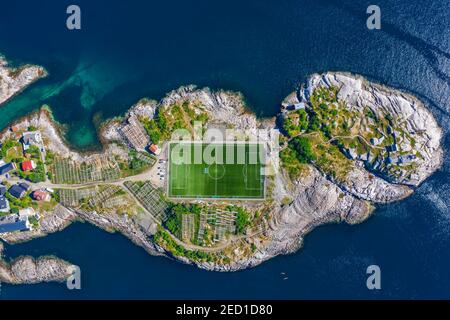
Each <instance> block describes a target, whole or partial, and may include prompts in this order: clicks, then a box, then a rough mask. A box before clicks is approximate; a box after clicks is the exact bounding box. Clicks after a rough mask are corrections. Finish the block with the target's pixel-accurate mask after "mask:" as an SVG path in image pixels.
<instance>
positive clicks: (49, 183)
mask: <svg viewBox="0 0 450 320" xmlns="http://www.w3.org/2000/svg"><path fill="white" fill-rule="evenodd" d="M197 123H202V124H203V126H202V128H203V129H202V130H206V131H207V130H216V131H220V132H225V131H226V130H225V129H233V130H239V132H242V133H243V134H242V136H241V137H240V138H239V139H241V141H243V142H242V143H245V142H248V141H252V138H254V133H255V132H256V131H262V132H265V138H264V139H265V140H263V142H261V144H264V145H265V147H264V152H265V155H266V157H267V158H268V160H269V161H267V162H266V163H264V165H262V164H258V167H256V168H257V172H259V171H261V175H260V174H259V173H258V174H257V178H255V179H256V180H257V181H258V182H261V181H262V184H261V185H262V186H263V189H261V194H260V195H261V197H258V195H256V196H255V195H254V194H252V199H246V198H245V197H243V196H242V194H232V193H230V192H237V191H233V190H237V186H235V187H234V189H233V188H232V191H230V189H227V188H225V189H223V190H222V191H223V195H226V196H219V195H221V194H220V192H218V191H217V190H218V189H217V188H218V184H217V183H215V188H216V189H215V191H216V193H214V194H213V195H212V196H211V195H210V194H208V193H205V194H204V195H203V196H202V195H197V196H196V197H192V195H190V194H189V195H188V196H185V195H187V194H183V193H180V194H176V195H175V194H174V193H173V190H174V189H173V188H177V187H176V186H177V185H178V186H179V183H181V184H183V185H184V186H185V187H186V188H187V186H191V184H192V182H190V181H189V180H182V181H181V182H180V181H177V180H174V178H173V177H174V175H175V172H176V171H174V168H175V169H176V168H177V167H176V166H174V165H173V164H172V163H171V160H170V156H169V153H170V152H171V150H172V149H171V147H170V146H171V145H170V144H169V143H168V142H169V141H171V140H172V141H173V133H174V132H176V130H180V129H182V130H184V131H185V132H188V133H190V134H191V135H192V136H195V133H196V124H197ZM99 130H100V131H99V135H100V138H101V141H102V143H103V150H102V151H101V152H97V153H90V154H84V153H80V152H76V151H74V150H71V149H70V148H69V147H68V146H67V145H66V144H65V142H64V140H63V132H62V130H61V127H60V126H58V124H57V123H56V122H55V121H54V120H53V119H52V115H51V111H50V110H49V108H47V107H43V108H41V109H40V110H38V111H36V112H34V113H33V114H30V115H28V116H26V117H25V118H23V119H19V120H17V121H16V122H15V123H13V124H11V127H10V128H6V129H5V130H4V131H3V132H2V133H1V135H0V140H1V143H2V150H1V152H2V160H1V161H2V166H1V167H0V170H1V171H0V174H1V177H2V184H3V190H4V191H2V197H3V198H4V199H5V203H7V204H8V207H7V210H6V211H3V213H0V219H1V220H0V239H2V240H3V241H5V242H7V243H10V244H14V243H18V242H23V241H29V240H32V239H33V238H36V237H41V236H45V235H46V234H49V233H53V232H57V231H59V230H62V229H63V228H65V227H67V226H68V225H69V224H70V223H71V222H73V221H87V222H89V223H92V224H94V225H96V226H98V227H100V228H103V229H105V230H107V231H111V232H115V231H117V232H120V233H122V234H124V235H125V236H126V237H128V238H129V239H130V240H131V241H133V243H135V244H136V245H139V246H141V247H143V248H144V249H145V250H146V251H147V252H148V253H149V254H152V255H165V256H168V257H171V258H173V259H176V260H178V261H181V262H184V263H189V264H195V265H197V266H198V267H200V268H203V269H207V270H215V271H235V270H239V269H244V268H249V267H253V266H256V265H258V264H260V263H262V262H264V261H266V260H268V259H270V258H273V257H275V256H277V255H280V254H287V253H292V252H294V251H296V250H298V249H299V248H300V247H301V246H302V242H303V239H304V237H305V236H306V234H308V233H309V232H310V231H312V230H313V229H314V228H316V227H318V226H320V225H323V224H328V223H340V222H345V223H349V224H357V223H361V222H362V221H364V220H365V219H367V218H368V217H369V216H370V214H371V213H372V212H373V211H374V208H375V207H376V205H377V204H380V203H389V202H393V201H398V200H401V199H404V198H406V197H408V196H409V195H411V194H412V193H413V192H414V188H415V187H417V186H418V185H419V184H420V183H421V182H423V181H424V180H425V179H426V178H427V177H428V176H430V175H431V174H432V173H433V172H434V171H435V170H437V169H438V168H439V167H440V166H441V165H442V161H443V150H442V148H441V146H440V140H441V136H442V133H441V129H440V128H439V126H438V124H437V122H436V120H435V119H434V118H433V116H432V114H431V113H430V112H429V111H428V110H427V109H426V107H425V106H424V104H423V103H422V102H421V101H419V100H418V99H416V98H415V97H413V96H411V95H409V94H407V93H404V92H400V91H397V90H393V89H389V88H386V87H384V86H381V85H378V84H374V83H371V82H369V81H367V80H366V79H364V78H362V77H360V76H356V75H351V74H346V73H324V74H320V75H319V74H316V75H312V76H311V77H310V78H309V79H308V81H307V82H306V83H304V84H303V85H302V86H301V87H300V88H299V89H298V90H296V91H295V92H293V93H292V94H290V95H289V96H288V97H287V98H286V99H285V100H284V101H283V102H282V104H281V112H280V114H279V115H278V116H277V117H276V118H272V119H258V118H257V117H256V116H255V115H254V114H253V113H252V112H251V111H249V109H248V108H247V107H246V105H245V103H244V99H243V97H242V96H241V95H240V94H238V93H234V92H229V91H212V90H210V89H208V88H203V89H198V88H196V87H195V86H186V87H181V88H179V89H177V90H174V91H172V92H170V93H169V94H167V96H166V97H165V98H163V99H162V100H161V101H153V100H149V99H142V100H140V101H139V102H138V103H137V104H136V105H134V106H133V107H132V108H131V109H130V110H129V112H127V114H126V115H125V116H123V117H118V118H114V119H111V120H108V121H107V122H106V123H104V124H103V125H102V127H101V128H100V129H99ZM275 136H276V137H277V138H278V140H273V139H272V138H274V137H275ZM180 139H181V138H180ZM233 139H234V140H233V141H236V139H237V138H236V137H234V138H233ZM273 141H277V143H276V145H275V144H273ZM278 153H279V161H277V159H275V157H277V158H278V155H277V154H278ZM259 165H260V166H259ZM214 168H215V171H212V169H214ZM227 168H228V167H227ZM246 168H247V167H246ZM248 168H250V167H248ZM177 170H178V169H177ZM180 170H181V169H180ZM191 170H194V169H191ZM201 170H202V171H201V172H200V174H202V173H204V174H205V179H210V178H212V180H211V179H210V180H211V181H213V180H214V181H217V180H219V181H220V179H222V177H223V174H224V173H222V174H221V175H219V174H218V173H217V165H216V166H215V167H209V166H205V167H202V168H201ZM227 170H228V169H227ZM246 170H249V169H246ZM186 172H188V173H189V171H186ZM213 172H214V173H213ZM244 172H245V175H246V176H245V179H244V183H245V186H248V185H249V183H251V181H249V179H250V175H249V171H244ZM206 175H208V176H209V178H208V177H207V176H206ZM212 175H213V176H212ZM178 180H179V179H178ZM208 181H209V180H208ZM177 183H178V184H177ZM193 187H195V185H194V186H193ZM219 189H220V186H219ZM220 190H221V189H220ZM246 190H250V188H246ZM244 191H245V190H244ZM7 219H11V221H7ZM21 222H23V223H22V224H20V223H21ZM2 225H3V226H4V228H3V229H2ZM19 225H20V226H19ZM6 226H7V227H6ZM15 226H16V227H17V228H14V227H15ZM2 230H3V231H2ZM73 263H76V261H73ZM18 270H21V271H18ZM30 270H31V271H30ZM70 270H71V269H70V264H68V263H66V262H64V261H61V260H58V259H56V258H42V259H37V260H36V261H35V260H33V259H31V258H26V257H25V258H19V260H17V261H14V262H12V263H11V264H5V263H3V264H2V265H0V281H5V282H9V283H21V282H24V283H29V282H36V281H39V280H40V281H48V280H53V279H54V280H61V279H62V278H65V277H67V276H68V275H69V274H70V272H69V271H70Z"/></svg>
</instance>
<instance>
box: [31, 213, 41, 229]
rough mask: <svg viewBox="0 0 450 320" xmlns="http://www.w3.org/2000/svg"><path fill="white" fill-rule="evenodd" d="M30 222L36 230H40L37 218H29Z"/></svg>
mask: <svg viewBox="0 0 450 320" xmlns="http://www.w3.org/2000/svg"><path fill="white" fill-rule="evenodd" d="M28 221H29V222H30V223H31V225H32V226H33V228H34V229H38V228H39V220H38V219H37V218H36V217H35V216H31V217H29V218H28Z"/></svg>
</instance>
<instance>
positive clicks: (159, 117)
mask: <svg viewBox="0 0 450 320" xmlns="http://www.w3.org/2000/svg"><path fill="white" fill-rule="evenodd" d="M202 109H203V108H202V107H201V106H200V105H198V104H193V103H189V102H187V101H186V102H184V103H183V104H181V105H179V104H174V105H172V106H169V107H167V108H166V109H164V110H162V109H160V110H158V113H157V114H156V116H155V117H154V118H153V119H148V118H143V117H141V118H140V119H139V121H140V122H141V123H142V124H143V126H144V128H145V130H146V131H147V133H148V135H149V136H150V140H151V141H152V142H153V143H156V144H158V143H159V142H161V141H163V140H168V139H169V138H170V134H171V133H172V132H173V131H174V130H176V129H187V130H189V131H190V132H191V133H192V132H193V124H194V121H200V122H205V121H206V120H207V119H208V115H207V113H206V112H205V111H203V110H202Z"/></svg>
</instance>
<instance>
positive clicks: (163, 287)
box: [0, 0, 450, 299]
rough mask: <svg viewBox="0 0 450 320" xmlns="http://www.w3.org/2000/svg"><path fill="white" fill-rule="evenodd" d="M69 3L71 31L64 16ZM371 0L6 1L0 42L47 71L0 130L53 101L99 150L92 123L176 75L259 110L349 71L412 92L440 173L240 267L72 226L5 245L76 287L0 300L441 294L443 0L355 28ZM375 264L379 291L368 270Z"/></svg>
mask: <svg viewBox="0 0 450 320" xmlns="http://www.w3.org/2000/svg"><path fill="white" fill-rule="evenodd" d="M69 4H78V5H79V6H80V7H81V12H82V29H81V30H80V31H69V30H67V29H66V27H65V21H66V17H67V15H66V13H65V12H66V8H67V6H68V5H69ZM370 4H372V1H355V0H334V1H332V0H284V1H269V0H257V1H256V0H255V1H253V0H247V1H237V0H228V1H194V0H192V1H182V0H167V1H138V0H128V1H119V0H109V1H106V0H96V1H85V0H75V1H73V0H71V1H66V0H58V1H56V0H55V1H49V0H41V1H6V0H2V1H1V4H0V8H1V11H0V52H1V53H2V54H3V55H5V56H6V57H7V58H8V59H9V60H11V61H12V63H13V64H17V65H18V64H22V63H33V64H40V65H42V66H44V67H45V68H47V70H48V71H49V73H50V75H49V77H47V78H46V79H43V80H41V81H38V82H37V83H35V84H33V85H32V86H30V87H29V88H28V89H26V90H25V91H24V92H23V93H22V94H21V95H19V96H17V97H15V98H14V99H13V100H11V101H10V102H9V103H7V104H6V105H5V106H3V107H1V108H0V128H4V127H6V126H7V125H8V123H9V122H10V121H12V120H13V119H15V118H17V117H19V116H22V115H25V114H27V113H28V112H30V111H32V110H35V109H36V108H38V107H39V106H40V105H42V104H44V103H45V104H48V105H50V106H51V108H52V110H53V112H54V114H55V117H56V119H57V120H58V121H59V122H60V123H62V124H66V125H67V128H68V132H67V135H66V139H67V140H68V142H69V143H71V145H72V146H73V147H74V148H78V149H83V150H87V149H97V148H99V142H98V139H97V135H96V127H97V126H98V124H99V123H101V121H102V120H104V119H106V118H109V117H112V116H116V115H121V114H123V113H124V112H125V111H126V110H127V109H128V108H129V107H130V106H131V105H132V104H133V103H135V102H136V101H138V100H139V99H140V98H142V97H150V98H155V99H159V98H161V97H163V96H164V95H165V93H166V92H168V91H170V90H172V89H175V88H177V87H178V86H180V85H184V84H191V83H193V84H197V85H199V86H210V87H213V88H224V89H231V90H236V91H240V92H242V93H243V94H244V95H245V97H246V100H247V102H248V104H249V105H250V106H251V108H252V109H253V110H254V111H255V112H256V113H257V115H259V116H261V117H264V116H273V115H275V114H276V113H277V111H278V107H279V103H280V101H281V100H282V98H283V97H284V96H286V95H287V94H289V93H290V92H291V91H292V90H294V89H295V88H296V86H297V85H298V84H299V83H301V82H302V81H304V80H305V79H306V77H308V75H310V74H312V73H315V72H323V71H327V70H333V71H349V72H353V73H358V74H362V75H365V76H366V77H368V78H370V79H372V80H374V81H377V82H380V83H383V84H386V85H388V86H392V87H395V88H399V89H402V90H405V91H408V92H411V93H414V94H415V95H417V96H418V97H419V98H421V99H422V100H424V101H425V102H426V103H427V104H428V106H429V107H430V109H431V110H432V111H433V113H434V115H435V117H436V118H437V119H438V121H439V122H440V124H441V125H442V127H443V128H444V133H445V136H444V138H443V145H444V147H445V149H446V151H445V152H446V153H445V164H444V167H443V168H442V170H440V171H438V172H436V173H435V174H434V175H433V176H432V177H430V178H429V179H428V180H426V181H425V182H424V183H423V184H422V185H421V186H420V187H419V188H418V189H417V190H416V192H415V194H414V195H413V196H411V197H410V198H408V199H406V200H405V201H401V202H398V203H394V204H391V205H388V206H380V207H378V208H377V210H376V212H375V215H374V216H373V217H371V218H370V219H369V220H368V221H366V222H365V223H363V224H361V225H358V226H352V227H350V226H346V225H328V226H324V227H321V228H318V229H316V230H315V231H313V232H312V233H311V234H310V235H308V236H307V238H306V241H305V243H304V248H303V249H302V250H300V251H299V252H297V253H295V254H291V255H288V256H280V257H277V258H275V259H273V260H271V261H269V262H267V263H264V264H263V265H261V266H258V267H256V268H254V269H250V270H245V271H241V272H235V273H213V272H206V271H202V270H198V269H196V268H194V267H191V266H186V265H182V264H179V263H176V262H174V261H171V260H169V259H166V258H162V257H153V256H149V255H148V254H146V253H145V252H144V250H143V249H141V248H139V247H137V246H135V245H133V244H132V243H131V242H130V241H128V240H127V239H126V238H125V237H123V236H121V235H120V234H109V233H106V232H104V231H101V230H99V229H96V228H95V227H93V226H91V225H89V224H81V223H76V224H74V225H72V226H70V227H69V228H67V229H66V230H64V231H62V232H59V233H56V234H52V235H50V236H48V237H46V238H41V239H38V240H34V241H32V242H29V243H24V244H20V245H15V246H9V245H8V246H6V252H5V253H6V256H7V259H12V258H14V257H17V256H20V255H33V256H36V257H37V256H40V255H47V254H54V255H57V256H59V257H61V258H63V259H66V260H68V261H70V262H72V263H75V264H77V265H79V266H80V267H81V270H82V290H80V291H69V290H68V289H67V288H66V287H65V285H64V284H55V283H51V284H39V285H29V286H25V285H24V286H11V285H5V284H2V286H1V291H0V299H48V298H56V299H75V298H86V299H94V298H113V299H119V298H125V299H131V298H136V299H144V298H150V299H175V298H176V299H197V298H202V299H214V298H227V299H241V298H249V299H250V298H252V299H260V298H261V299H297V298H302V299H315V298H326V299H346V298H356V299H363V298H364V299H398V298H402V299H403V298H404V299H431V298H447V299H448V298H450V210H449V205H450V200H449V199H450V185H449V181H450V175H449V171H450V166H449V163H450V162H449V159H448V151H447V150H448V147H449V144H450V141H449V133H448V128H449V115H450V88H449V85H450V37H449V34H450V2H449V1H448V0H433V1H431V0H421V1H419V0H409V1H397V0H395V1H394V0H390V1H388V0H378V1H377V4H378V5H379V6H380V8H381V15H382V23H381V30H372V31H370V30H368V29H367V27H366V18H367V16H368V15H367V14H366V8H367V7H368V6H369V5H370ZM371 264H376V265H379V266H380V268H381V290H375V291H370V290H368V289H367V287H366V278H367V275H366V268H367V266H369V265H371Z"/></svg>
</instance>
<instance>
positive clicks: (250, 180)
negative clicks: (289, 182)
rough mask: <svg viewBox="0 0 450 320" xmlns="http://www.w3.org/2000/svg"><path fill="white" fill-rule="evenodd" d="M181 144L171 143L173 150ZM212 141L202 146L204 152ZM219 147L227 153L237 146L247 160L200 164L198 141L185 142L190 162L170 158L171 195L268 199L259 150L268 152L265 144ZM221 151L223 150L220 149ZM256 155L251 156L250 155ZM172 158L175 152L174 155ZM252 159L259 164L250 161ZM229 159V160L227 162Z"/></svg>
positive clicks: (237, 152)
mask: <svg viewBox="0 0 450 320" xmlns="http://www.w3.org/2000/svg"><path fill="white" fill-rule="evenodd" d="M176 146H179V144H177V143H172V144H170V152H171V153H172V151H173V150H174V148H175V147H176ZM207 146H208V147H211V146H213V145H212V144H208V145H202V149H201V150H202V152H204V150H205V148H206V147H207ZM216 147H217V149H216V150H220V149H221V151H222V152H223V159H226V155H227V152H230V150H231V149H232V148H234V149H233V150H234V151H233V152H234V155H235V159H236V155H238V154H245V161H243V162H244V163H235V162H238V161H233V163H231V164H228V163H224V164H216V163H213V164H207V163H204V162H202V163H200V164H196V163H195V161H194V154H195V144H185V147H184V148H182V149H183V150H182V151H183V152H187V153H188V154H185V155H183V156H184V157H186V158H187V159H190V161H185V163H177V162H176V161H173V159H172V158H170V161H169V162H170V163H169V166H170V168H169V190H168V191H169V192H168V194H169V196H170V197H178V198H251V199H261V198H264V179H265V176H263V175H261V168H262V164H261V161H260V160H261V159H260V157H259V156H257V155H258V152H264V150H263V149H262V148H263V147H262V145H261V144H258V145H256V144H240V145H236V144H217V146H216ZM218 152H219V151H218ZM251 154H252V156H254V157H252V158H251V157H250V155H251ZM171 157H172V155H171ZM250 159H252V160H255V161H254V162H256V163H250V162H251V161H250ZM224 162H225V161H224Z"/></svg>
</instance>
